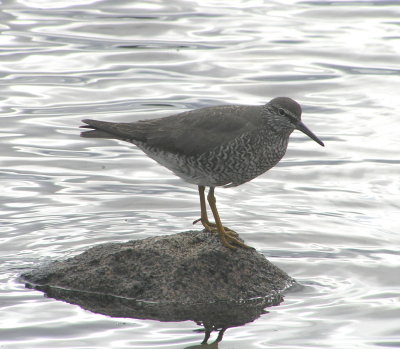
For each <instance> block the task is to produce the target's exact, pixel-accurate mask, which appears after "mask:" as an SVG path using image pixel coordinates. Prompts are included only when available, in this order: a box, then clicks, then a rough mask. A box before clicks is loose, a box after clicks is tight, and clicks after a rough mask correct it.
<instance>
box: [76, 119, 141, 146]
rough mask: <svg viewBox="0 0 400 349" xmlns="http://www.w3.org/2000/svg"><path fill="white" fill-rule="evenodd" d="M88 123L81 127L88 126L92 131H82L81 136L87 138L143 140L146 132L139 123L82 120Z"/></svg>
mask: <svg viewBox="0 0 400 349" xmlns="http://www.w3.org/2000/svg"><path fill="white" fill-rule="evenodd" d="M82 122H84V123H85V124H86V125H83V126H81V128H88V129H90V131H84V132H82V133H81V137H85V138H112V139H121V140H124V141H127V140H129V141H132V140H139V141H140V140H143V139H144V137H145V136H144V134H143V132H142V131H141V130H140V127H138V126H137V125H138V123H135V122H132V123H118V122H107V121H99V120H91V119H85V120H82Z"/></svg>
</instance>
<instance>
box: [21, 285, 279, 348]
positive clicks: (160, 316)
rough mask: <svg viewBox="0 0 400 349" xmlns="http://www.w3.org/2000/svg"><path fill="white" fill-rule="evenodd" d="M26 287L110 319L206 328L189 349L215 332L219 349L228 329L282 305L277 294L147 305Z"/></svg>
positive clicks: (104, 297) (207, 339) (47, 288)
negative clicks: (183, 323) (181, 323)
mask: <svg viewBox="0 0 400 349" xmlns="http://www.w3.org/2000/svg"><path fill="white" fill-rule="evenodd" d="M26 287H28V288H34V289H37V290H40V291H43V292H44V293H45V294H46V296H47V297H50V298H54V299H57V300H61V301H65V302H67V303H70V304H76V305H79V306H80V307H82V308H83V309H86V310H90V311H91V312H94V313H99V314H103V315H108V316H111V317H124V318H135V319H144V320H158V321H163V322H179V321H187V320H191V321H194V322H195V323H196V324H197V325H199V326H202V327H203V328H201V329H199V330H197V332H204V339H203V341H202V342H201V345H200V346H198V345H196V346H190V347H187V349H189V348H191V349H193V348H201V347H203V346H205V345H206V344H207V343H208V341H209V339H210V336H211V333H212V332H218V335H217V338H216V340H215V341H214V342H213V343H212V347H213V348H217V347H218V343H219V342H220V341H221V340H222V338H223V336H224V333H225V331H226V330H227V329H228V328H231V327H239V326H243V325H245V324H247V323H249V322H252V321H254V320H256V319H257V318H258V317H260V316H261V315H262V314H266V313H268V312H267V311H266V310H265V309H266V308H267V307H271V306H276V305H279V304H280V303H281V302H282V301H283V296H282V295H280V294H276V295H272V296H269V297H264V298H255V299H252V300H249V301H245V302H214V303H195V304H184V303H182V304H180V303H171V302H168V303H162V302H144V301H138V300H134V299H129V298H125V297H118V296H112V295H107V294H100V293H94V292H82V291H75V290H68V289H63V288H59V287H52V286H39V285H33V284H31V283H27V284H26ZM207 347H208V348H210V345H207Z"/></svg>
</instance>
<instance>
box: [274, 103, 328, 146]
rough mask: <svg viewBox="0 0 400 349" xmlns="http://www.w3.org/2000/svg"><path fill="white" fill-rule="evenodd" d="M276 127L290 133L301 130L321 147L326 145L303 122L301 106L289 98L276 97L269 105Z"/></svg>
mask: <svg viewBox="0 0 400 349" xmlns="http://www.w3.org/2000/svg"><path fill="white" fill-rule="evenodd" d="M267 107H268V109H269V110H270V111H271V112H272V115H273V118H274V121H275V123H276V125H279V127H280V128H282V129H286V130H288V131H289V132H292V131H293V130H295V129H296V130H299V131H301V132H303V133H304V134H306V135H307V136H308V137H310V138H311V139H312V140H314V141H315V142H317V143H318V144H319V145H321V146H323V147H324V146H325V145H324V143H323V142H322V141H321V140H320V139H319V138H318V137H317V136H316V135H315V134H314V133H313V132H312V131H311V130H310V129H309V128H308V127H307V126H306V125H305V124H304V123H303V122H302V121H301V106H300V104H299V103H297V102H296V101H294V100H293V99H291V98H289V97H276V98H274V99H272V100H271V101H270V102H269V103H268V104H267Z"/></svg>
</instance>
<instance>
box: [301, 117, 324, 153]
mask: <svg viewBox="0 0 400 349" xmlns="http://www.w3.org/2000/svg"><path fill="white" fill-rule="evenodd" d="M296 128H297V129H298V130H299V131H301V132H303V133H304V134H306V135H307V136H308V137H310V138H311V139H312V140H314V141H316V142H317V143H318V144H319V145H322V146H323V147H325V144H324V142H322V141H321V140H320V139H319V138H318V137H317V136H316V135H315V134H314V133H313V132H312V131H311V130H310V129H309V128H308V127H307V126H306V125H304V124H303V123H302V122H301V121H300V122H299V123H298V124H297V126H296Z"/></svg>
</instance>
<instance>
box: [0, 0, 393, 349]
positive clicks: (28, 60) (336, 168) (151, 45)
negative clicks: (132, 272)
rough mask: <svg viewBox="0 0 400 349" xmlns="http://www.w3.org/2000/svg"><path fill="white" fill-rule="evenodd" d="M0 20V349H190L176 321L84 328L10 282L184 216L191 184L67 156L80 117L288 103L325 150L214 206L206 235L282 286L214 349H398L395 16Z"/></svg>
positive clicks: (188, 11)
mask: <svg viewBox="0 0 400 349" xmlns="http://www.w3.org/2000/svg"><path fill="white" fill-rule="evenodd" d="M0 10H1V12H0V30H1V36H0V45H1V47H2V48H1V51H0V76H1V80H0V84H1V93H0V100H1V112H2V114H1V118H0V137H1V139H0V147H1V152H0V164H1V167H0V171H1V172H0V185H1V192H0V205H1V211H0V230H1V233H0V260H1V265H0V347H1V348H7V349H11V348H12V349H14V348H38V349H39V348H40V349H44V348H182V349H183V348H188V347H193V346H196V345H199V344H200V342H201V341H202V338H203V334H202V333H199V332H197V331H196V330H198V329H200V328H201V326H199V325H197V324H196V323H194V322H191V321H185V322H159V321H155V320H139V319H131V318H111V317H107V316H104V315H99V314H95V313H92V312H89V311H86V310H83V309H81V308H80V307H78V306H76V305H71V304H68V303H63V302H60V301H56V300H54V299H49V298H45V297H43V294H42V293H40V292H38V291H34V290H28V289H25V288H24V285H23V284H21V283H20V282H19V280H18V278H17V277H18V275H19V274H20V273H21V272H22V271H23V270H26V269H29V268H31V267H33V266H35V265H38V264H39V263H43V262H45V261H49V260H54V259H62V258H66V257H68V256H73V255H75V254H78V253H80V252H82V251H83V250H85V249H87V248H88V247H90V246H93V245H95V244H99V243H104V242H115V241H127V240H130V239H139V238H145V237H149V236H155V235H158V234H171V233H176V232H180V231H184V230H189V229H192V224H191V222H192V221H193V220H195V219H196V218H198V217H199V203H198V197H197V189H196V188H195V187H194V186H192V185H190V184H186V183H184V182H182V181H181V180H180V179H179V178H176V177H174V176H173V175H172V174H171V173H170V172H168V171H167V170H166V169H164V168H162V167H161V166H159V165H157V164H156V163H155V162H153V161H152V160H150V159H148V158H147V157H146V156H145V155H144V154H143V153H141V152H140V151H139V150H137V149H136V148H135V147H134V146H132V145H129V144H127V143H122V142H120V143H118V142H116V141H108V140H104V139H103V140H92V139H82V138H80V137H79V129H78V126H79V125H80V120H81V119H83V118H88V117H90V118H95V119H101V120H111V121H135V120H140V119H145V118H154V117H161V116H166V115H170V114H174V113H178V112H181V111H184V110H190V109H194V108H199V107H204V106H210V105H219V104H225V103H238V104H263V103H266V102H267V101H269V100H270V99H271V98H273V97H276V96H289V97H292V98H294V99H296V100H298V101H299V102H300V103H301V104H302V106H303V110H304V111H303V120H304V122H305V123H306V124H307V125H308V126H309V128H311V129H312V130H313V131H314V132H315V133H316V134H317V135H318V136H319V137H320V138H321V139H322V140H323V141H324V142H325V144H326V147H325V148H322V147H320V146H318V145H317V144H316V143H315V142H313V141H311V140H310V139H308V138H307V137H306V136H304V135H303V134H301V133H300V132H297V131H296V132H295V133H294V134H293V135H292V137H291V142H290V145H289V149H288V152H287V154H286V156H285V158H284V159H283V160H282V162H281V163H280V164H279V165H278V166H277V167H276V168H274V169H273V170H271V171H270V172H268V173H266V174H264V175H263V176H260V177H259V178H257V179H255V180H253V181H252V182H250V183H248V184H245V185H243V186H240V187H237V188H232V189H217V191H216V195H217V200H218V206H219V210H220V214H221V216H222V219H223V222H224V223H225V224H226V225H228V226H229V227H231V228H233V229H235V230H236V231H238V232H240V234H241V236H242V237H243V238H244V239H245V241H246V243H248V244H249V245H251V246H254V247H255V248H257V249H258V250H259V251H261V252H262V253H264V254H265V255H266V256H267V257H268V258H269V259H270V260H271V261H272V262H274V263H275V264H276V265H278V266H279V267H281V268H282V269H284V270H285V271H286V272H287V273H289V275H291V276H292V277H294V278H296V279H297V280H298V282H299V283H300V284H301V285H302V287H300V288H298V289H297V290H294V291H292V292H289V293H288V294H287V295H286V296H285V301H284V302H283V303H282V304H281V305H279V306H277V307H273V308H268V311H269V313H268V314H263V315H261V316H260V317H259V318H258V319H256V320H255V321H253V322H250V323H248V324H246V325H244V326H239V327H232V328H229V329H228V330H227V331H226V333H225V335H224V339H223V341H222V342H221V343H220V344H219V348H254V349H255V348H382V347H384V348H394V347H400V320H399V319H400V307H399V303H400V302H399V301H400V297H399V295H400V277H399V275H400V273H399V270H400V252H399V246H400V234H399V230H400V218H399V217H400V215H399V208H400V197H399V194H400V176H399V174H400V157H399V148H400V147H399V136H400V131H399V126H398V125H399V110H400V98H399V86H400V65H399V62H400V60H399V57H400V26H399V25H400V20H399V18H400V3H399V2H398V1H293V2H289V1H283V0H282V1H261V0H251V1H235V2H232V1H211V0H209V1H208V0H206V1H174V0H172V1H161V0H158V1H157V0H153V1H120V0H117V1H115V0H113V1H111V0H104V1H89V0H88V1H85V0H79V1H73V2H71V1H61V0H60V1H49V0H48V1H46V0H44V1H31V0H13V1H12V0H8V1H4V2H3V3H2V4H1V7H0ZM199 229H200V227H199ZM213 339H215V334H213V335H212V337H211V340H210V342H212V340H213ZM214 347H216V345H215V346H214Z"/></svg>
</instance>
